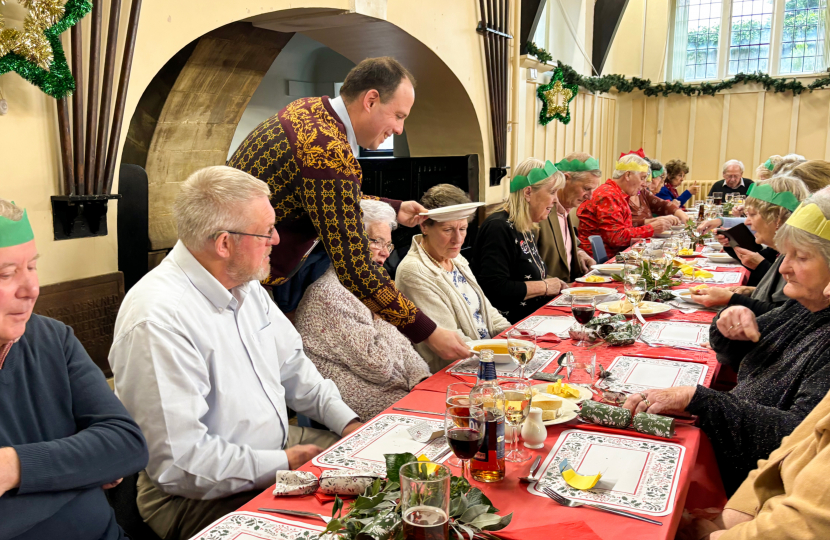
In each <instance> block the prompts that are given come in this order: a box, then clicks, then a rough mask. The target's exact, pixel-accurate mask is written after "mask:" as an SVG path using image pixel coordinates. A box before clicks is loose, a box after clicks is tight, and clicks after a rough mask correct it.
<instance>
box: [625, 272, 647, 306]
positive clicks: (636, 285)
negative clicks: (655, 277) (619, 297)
mask: <svg viewBox="0 0 830 540" xmlns="http://www.w3.org/2000/svg"><path fill="white" fill-rule="evenodd" d="M645 295H646V280H645V279H642V278H641V279H636V280H631V281H627V282H626V283H625V297H626V299H627V300H628V301H629V302H631V305H632V306H635V307H636V306H639V305H640V302H642V301H643V297H644V296H645Z"/></svg>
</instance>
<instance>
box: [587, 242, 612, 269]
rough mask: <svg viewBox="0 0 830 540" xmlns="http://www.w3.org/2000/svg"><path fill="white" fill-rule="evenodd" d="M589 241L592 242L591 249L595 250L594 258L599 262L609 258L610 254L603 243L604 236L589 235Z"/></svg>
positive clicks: (601, 262)
mask: <svg viewBox="0 0 830 540" xmlns="http://www.w3.org/2000/svg"><path fill="white" fill-rule="evenodd" d="M588 241H589V242H591V251H593V252H594V260H595V261H597V264H603V263H604V262H605V261H607V260H608V255H607V254H606V253H605V244H603V243H602V238H601V237H600V236H597V235H593V236H589V237H588Z"/></svg>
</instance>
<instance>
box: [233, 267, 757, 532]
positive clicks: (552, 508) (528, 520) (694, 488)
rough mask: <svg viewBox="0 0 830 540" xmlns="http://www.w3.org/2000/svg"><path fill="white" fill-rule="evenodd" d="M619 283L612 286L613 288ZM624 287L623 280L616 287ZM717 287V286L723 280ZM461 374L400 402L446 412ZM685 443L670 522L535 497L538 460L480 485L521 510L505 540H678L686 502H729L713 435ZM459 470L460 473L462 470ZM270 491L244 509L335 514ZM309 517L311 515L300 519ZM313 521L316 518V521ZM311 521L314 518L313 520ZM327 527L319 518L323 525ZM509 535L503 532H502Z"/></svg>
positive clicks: (700, 315)
mask: <svg viewBox="0 0 830 540" xmlns="http://www.w3.org/2000/svg"><path fill="white" fill-rule="evenodd" d="M724 270H728V271H733V272H734V271H742V273H743V279H742V281H741V284H744V283H746V280H747V278H748V275H749V273H748V272H747V271H746V270H744V269H734V268H729V269H724ZM609 285H612V284H607V285H605V286H609ZM616 286H617V287H618V288H621V286H620V285H616ZM715 286H716V285H715ZM569 312H570V309H569V308H560V307H549V306H546V307H543V308H542V309H540V310H539V311H537V312H536V313H535V315H565V314H569ZM713 317H714V313H712V312H708V311H699V312H696V313H692V314H688V315H684V314H683V313H680V312H679V311H677V310H672V311H670V312H668V313H666V314H661V315H655V316H652V317H649V320H667V319H668V320H677V321H689V322H700V323H709V322H711V320H712V318H713ZM544 348H547V349H556V350H558V351H560V352H565V351H569V350H574V351H575V350H582V351H584V350H585V348H583V347H575V346H574V344H573V343H572V342H571V341H570V340H563V341H562V342H561V343H558V344H551V345H547V344H546V345H545V346H544ZM591 351H592V352H596V354H597V362H598V363H601V364H603V365H604V366H605V367H608V365H609V364H610V363H611V361H612V360H613V359H614V358H615V357H616V356H620V355H626V354H638V355H648V356H652V357H655V358H687V359H695V360H704V361H706V363H707V364H708V365H709V367H710V369H709V372H708V373H707V377H706V381H705V384H706V385H707V386H709V385H710V384H711V383H712V380H713V378H714V377H716V375H717V373H718V368H719V364H718V363H717V361H716V360H715V355H714V353H713V352H711V351H686V350H678V349H672V348H668V347H661V348H652V347H649V346H647V345H645V344H642V343H636V344H634V345H630V346H624V347H610V346H606V345H600V346H597V347H595V348H593V349H591ZM555 369H556V363H555V362H553V363H552V364H551V365H549V366H548V367H547V369H545V371H548V372H552V371H554V370H555ZM460 380H469V381H473V380H474V379H473V378H464V377H461V378H460ZM458 381H459V377H458V376H454V375H450V374H448V373H447V368H445V369H443V370H442V371H440V372H438V373H436V374H435V375H433V376H432V377H430V378H429V379H427V380H425V381H423V382H422V383H420V384H419V385H417V386H416V387H415V389H414V390H413V391H412V392H411V393H410V394H409V395H407V396H406V397H404V398H403V399H401V400H400V401H399V402H397V403H396V404H395V405H394V406H395V407H406V408H411V409H419V410H425V411H435V412H443V411H444V408H445V393H446V388H447V385H449V384H451V383H454V382H458ZM386 412H394V413H396V414H408V413H405V412H400V411H392V410H391V407H390V408H389V409H387V411H386ZM570 427H573V426H572V425H569V424H563V425H558V426H549V427H548V439H547V441H546V442H545V446H544V448H542V449H540V450H528V451H529V452H530V453H532V454H533V455H534V456H535V455H541V456H542V457H543V459H544V457H545V456H547V455H548V453H549V452H550V450H551V448H552V447H553V446H554V444H555V443H556V440H557V438H558V436H559V434H560V433H561V432H562V431H563V430H564V429H568V428H570ZM676 442H677V443H678V444H681V445H683V446H684V447H685V448H686V454H685V457H684V461H683V467H682V471H681V475H680V480H679V484H678V489H677V493H676V499H675V506H674V512H673V513H672V514H671V515H669V516H665V517H663V518H657V519H658V520H659V521H662V522H663V526H656V525H651V524H648V523H644V522H641V521H636V520H633V519H629V518H624V517H619V516H615V515H612V514H607V513H604V512H599V511H597V510H594V509H591V508H566V507H562V506H559V505H557V504H556V503H554V502H553V501H551V500H548V499H545V498H542V497H538V496H536V495H531V494H530V493H528V491H527V486H526V484H520V483H519V480H518V478H519V477H520V476H524V475H525V474H526V473H527V471H528V468H529V467H530V463H532V461H528V462H525V463H519V464H516V463H507V474H506V477H505V480H504V481H503V482H499V483H495V484H482V483H478V482H476V483H475V485H476V487H479V488H480V489H482V491H484V492H485V494H486V495H487V496H488V497H489V498H490V500H491V501H492V502H493V504H494V505H495V506H496V507H497V508H498V509H499V510H500V514H502V515H504V514H507V513H509V512H513V521H512V523H511V524H510V526H509V527H508V528H507V529H505V531H504V533H503V536H504V537H505V538H510V539H514V538H517V539H518V538H521V539H522V540H535V539H539V540H547V539H549V538H553V537H558V536H560V533H561V534H566V535H567V536H566V537H567V538H568V540H596V538H603V539H606V540H619V539H620V538H636V539H638V540H646V539H655V540H657V539H671V538H674V534H675V532H676V530H677V527H678V525H679V522H680V516H681V514H682V510H683V508H684V506H688V507H689V508H706V507H722V506H723V505H724V504H725V503H726V496H725V495H724V491H723V486H722V484H721V483H720V476H719V474H718V469H717V463H716V461H715V457H714V453H713V451H712V448H711V445H710V443H709V441H708V439H707V438H706V437H705V436H704V435H703V433H702V432H701V431H700V430H699V429H697V428H695V427H691V426H687V425H678V427H677V441H676ZM300 469H301V470H304V471H311V472H313V473H315V474H317V475H319V474H320V473H321V469H320V468H319V467H317V466H314V465H311V463H307V464H305V465H303V466H302V467H301V468H300ZM455 474H459V472H458V471H457V470H456V471H455ZM271 491H272V489H270V488H269V489H268V490H266V491H265V492H263V493H261V494H260V495H259V496H257V497H256V498H254V499H253V500H252V501H251V502H249V503H248V504H246V505H245V506H243V507H242V508H241V509H240V510H247V511H254V512H255V511H257V509H258V508H260V507H275V506H276V507H279V508H287V509H294V510H305V511H309V512H317V513H320V514H324V515H331V508H332V505H331V503H330V502H328V503H321V502H320V501H319V500H318V499H317V498H316V497H314V496H306V497H297V498H292V497H280V498H276V497H274V496H273V495H272V494H271ZM292 519H296V520H300V521H304V518H300V517H296V518H292ZM312 521H313V520H312ZM309 522H311V521H309ZM316 523H317V524H319V521H318V522H316ZM496 534H497V535H499V536H501V534H499V533H496Z"/></svg>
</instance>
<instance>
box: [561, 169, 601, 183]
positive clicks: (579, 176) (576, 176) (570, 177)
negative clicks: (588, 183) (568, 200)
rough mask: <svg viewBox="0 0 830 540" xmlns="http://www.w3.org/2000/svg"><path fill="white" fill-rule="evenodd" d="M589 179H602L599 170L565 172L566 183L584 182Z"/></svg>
mask: <svg viewBox="0 0 830 540" xmlns="http://www.w3.org/2000/svg"><path fill="white" fill-rule="evenodd" d="M589 177H594V178H602V171H601V170H600V169H593V170H591V171H567V172H565V180H567V181H568V182H584V181H585V180H587V179H588V178H589Z"/></svg>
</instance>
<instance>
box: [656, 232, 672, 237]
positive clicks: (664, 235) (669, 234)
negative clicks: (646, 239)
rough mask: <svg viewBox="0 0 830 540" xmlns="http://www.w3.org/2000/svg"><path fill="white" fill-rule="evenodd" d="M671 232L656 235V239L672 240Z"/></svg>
mask: <svg viewBox="0 0 830 540" xmlns="http://www.w3.org/2000/svg"><path fill="white" fill-rule="evenodd" d="M671 234H672V232H671V231H665V232H661V233H657V234H655V235H654V238H671Z"/></svg>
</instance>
